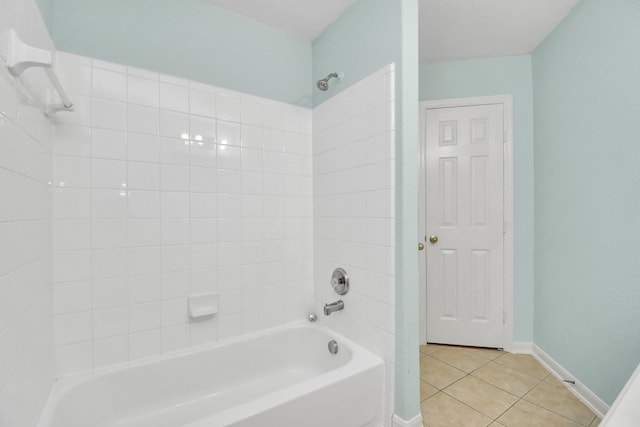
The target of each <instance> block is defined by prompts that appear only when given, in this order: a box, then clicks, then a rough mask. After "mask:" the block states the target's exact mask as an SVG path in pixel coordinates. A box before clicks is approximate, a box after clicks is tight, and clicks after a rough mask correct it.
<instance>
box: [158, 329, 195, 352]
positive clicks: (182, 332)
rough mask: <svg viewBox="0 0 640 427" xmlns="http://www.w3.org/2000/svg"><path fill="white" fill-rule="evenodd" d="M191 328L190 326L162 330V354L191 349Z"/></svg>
mask: <svg viewBox="0 0 640 427" xmlns="http://www.w3.org/2000/svg"><path fill="white" fill-rule="evenodd" d="M190 342H191V328H190V326H189V325H188V324H184V325H173V326H167V327H165V328H162V352H163V353H167V352H170V351H174V350H180V349H183V348H187V347H189V344H190Z"/></svg>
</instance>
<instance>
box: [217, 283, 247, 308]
mask: <svg viewBox="0 0 640 427" xmlns="http://www.w3.org/2000/svg"><path fill="white" fill-rule="evenodd" d="M218 302H219V309H220V314H232V313H239V312H241V311H242V290H241V289H237V290H232V291H224V292H220V299H219V301H218Z"/></svg>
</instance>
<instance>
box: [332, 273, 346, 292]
mask: <svg viewBox="0 0 640 427" xmlns="http://www.w3.org/2000/svg"><path fill="white" fill-rule="evenodd" d="M331 286H332V287H333V290H334V291H336V293H337V294H338V295H344V294H346V293H347V292H349V276H347V272H346V271H344V269H342V268H336V269H335V270H333V274H332V275H331Z"/></svg>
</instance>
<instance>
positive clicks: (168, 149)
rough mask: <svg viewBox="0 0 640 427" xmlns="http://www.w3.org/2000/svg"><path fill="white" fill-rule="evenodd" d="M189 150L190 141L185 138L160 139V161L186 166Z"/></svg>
mask: <svg viewBox="0 0 640 427" xmlns="http://www.w3.org/2000/svg"><path fill="white" fill-rule="evenodd" d="M211 145H214V144H211ZM214 147H215V145H214ZM189 152H190V142H189V141H188V140H186V139H177V138H165V137H163V138H161V139H160V161H161V162H162V163H163V164H169V165H181V166H188V165H189Z"/></svg>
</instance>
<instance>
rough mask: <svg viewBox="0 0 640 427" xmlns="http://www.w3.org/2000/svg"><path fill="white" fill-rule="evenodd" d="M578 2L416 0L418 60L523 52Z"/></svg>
mask: <svg viewBox="0 0 640 427" xmlns="http://www.w3.org/2000/svg"><path fill="white" fill-rule="evenodd" d="M578 1H579V0H420V62H435V61H451V60H456V59H470V58H490V57H494V56H507V55H518V54H527V53H531V52H533V50H534V49H535V48H536V47H537V46H538V45H539V44H540V43H541V42H542V41H543V40H544V39H545V37H546V36H547V35H548V34H549V33H551V31H553V29H554V28H555V27H556V26H557V25H558V24H559V23H560V22H561V21H562V20H563V19H564V17H565V16H567V14H568V13H569V12H570V11H571V9H573V7H574V6H575V5H576V4H577V3H578Z"/></svg>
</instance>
